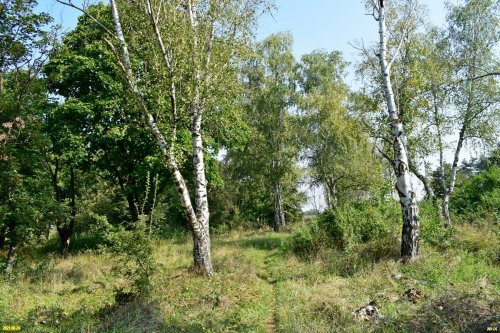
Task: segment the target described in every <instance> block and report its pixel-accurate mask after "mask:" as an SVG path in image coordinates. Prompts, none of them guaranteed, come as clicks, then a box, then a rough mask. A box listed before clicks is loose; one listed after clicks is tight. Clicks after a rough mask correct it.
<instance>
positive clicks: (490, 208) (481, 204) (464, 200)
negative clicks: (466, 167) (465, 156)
mask: <svg viewBox="0 0 500 333" xmlns="http://www.w3.org/2000/svg"><path fill="white" fill-rule="evenodd" d="M450 206H451V209H452V211H453V212H454V213H455V215H457V216H458V217H459V218H460V219H461V220H464V221H467V222H475V221H476V220H478V219H484V218H486V219H489V220H492V221H498V218H499V216H500V208H499V207H500V167H498V166H496V165H494V166H492V167H490V168H489V169H487V170H486V171H483V172H481V173H479V174H477V175H475V176H473V177H472V178H470V180H469V181H468V182H466V183H465V184H464V185H463V186H461V187H458V188H457V189H456V191H455V193H454V195H453V196H452V198H451V202H450Z"/></svg>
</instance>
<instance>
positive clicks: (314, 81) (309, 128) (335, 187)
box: [299, 51, 381, 209]
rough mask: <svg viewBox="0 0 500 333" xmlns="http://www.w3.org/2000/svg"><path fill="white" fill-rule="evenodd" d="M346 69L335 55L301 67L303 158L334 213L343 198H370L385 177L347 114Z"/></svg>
mask: <svg viewBox="0 0 500 333" xmlns="http://www.w3.org/2000/svg"><path fill="white" fill-rule="evenodd" d="M346 67H347V63H346V62H345V61H344V60H343V59H342V57H341V55H340V53H339V52H335V51H334V52H331V53H326V52H323V51H314V52H312V53H310V54H306V55H304V56H303V57H302V61H301V63H300V77H299V84H300V87H301V90H302V91H301V92H302V95H303V96H302V98H301V103H300V108H301V111H302V112H303V114H302V115H301V125H302V126H301V127H302V128H303V135H302V137H303V144H304V147H303V151H304V156H305V158H306V159H307V162H308V166H309V169H310V172H311V178H312V181H313V184H314V185H320V186H322V187H323V190H324V195H325V201H326V204H327V206H328V208H330V209H334V208H335V206H336V205H337V202H338V201H339V198H347V197H351V198H352V197H358V198H359V197H362V196H364V195H366V194H367V193H368V191H367V190H368V189H369V188H370V187H372V186H373V185H375V184H376V183H377V181H378V180H379V179H380V175H381V172H380V170H379V169H380V162H379V161H378V160H377V159H376V158H375V156H374V154H373V146H372V145H371V144H370V143H369V142H368V136H367V135H366V133H365V131H364V129H363V126H362V125H360V123H359V119H356V117H355V116H354V115H353V114H352V113H351V112H349V106H350V105H349V104H351V103H350V98H349V97H350V92H349V90H348V87H347V85H346V84H345V83H344V81H343V79H344V76H345V68H346Z"/></svg>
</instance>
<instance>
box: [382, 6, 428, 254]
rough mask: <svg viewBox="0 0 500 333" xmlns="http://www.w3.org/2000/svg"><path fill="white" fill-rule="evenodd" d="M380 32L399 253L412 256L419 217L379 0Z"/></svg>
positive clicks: (415, 251) (417, 239) (418, 231)
mask: <svg viewBox="0 0 500 333" xmlns="http://www.w3.org/2000/svg"><path fill="white" fill-rule="evenodd" d="M377 9H378V13H379V17H378V20H379V35H380V50H379V51H380V69H381V74H382V81H383V84H384V91H385V97H386V102H387V108H388V111H389V116H390V118H391V121H392V122H391V127H392V134H393V149H394V161H393V168H394V172H395V174H396V178H397V181H396V190H397V192H398V195H399V202H400V204H401V211H402V215H403V228H402V236H401V256H403V257H404V258H406V259H408V260H410V261H411V260H413V259H415V257H416V256H417V255H418V252H419V234H420V221H419V212H418V207H417V200H416V195H415V192H414V191H413V189H412V186H411V185H412V184H411V177H410V172H409V163H408V153H407V151H406V136H405V133H404V131H403V123H402V120H401V119H399V115H398V110H397V107H396V103H395V100H394V92H393V89H392V83H391V76H390V75H391V73H390V67H391V65H392V62H391V61H388V60H387V41H386V29H387V27H386V23H385V8H384V6H383V2H382V1H379V5H378V8H377Z"/></svg>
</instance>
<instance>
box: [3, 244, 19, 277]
mask: <svg viewBox="0 0 500 333" xmlns="http://www.w3.org/2000/svg"><path fill="white" fill-rule="evenodd" d="M15 255H16V246H15V245H12V244H11V245H10V246H9V252H7V262H6V264H5V270H6V271H7V272H8V271H11V270H12V267H13V266H14V256H15Z"/></svg>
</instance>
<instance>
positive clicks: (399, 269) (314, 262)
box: [0, 227, 500, 332]
mask: <svg viewBox="0 0 500 333" xmlns="http://www.w3.org/2000/svg"><path fill="white" fill-rule="evenodd" d="M290 237H291V234H290V233H281V234H275V233H272V232H271V231H259V232H255V231H232V232H230V233H228V234H227V235H217V236H216V237H214V239H213V260H214V269H215V271H216V273H215V275H214V276H213V277H212V278H210V279H205V278H202V277H198V276H196V275H194V273H193V272H192V271H191V270H190V267H191V265H192V258H191V243H190V237H189V236H188V235H187V234H186V235H182V236H178V237H176V238H175V239H170V240H155V241H154V242H155V244H156V251H155V254H154V256H155V260H156V262H157V263H158V264H159V270H158V271H157V272H156V273H155V275H154V276H153V277H152V286H153V290H152V292H151V293H150V296H148V298H146V299H134V300H131V301H129V302H120V303H116V302H115V298H114V294H115V289H116V287H117V286H120V285H123V284H124V283H126V281H123V280H120V279H118V278H117V277H115V275H114V274H113V273H112V260H111V259H110V254H109V253H105V252H102V253H101V252H99V251H94V250H87V251H82V252H79V253H76V254H74V255H72V256H70V257H69V258H68V259H63V258H61V257H60V256H58V255H57V254H47V255H46V256H45V258H43V259H41V258H40V257H36V258H34V257H30V256H29V254H21V255H20V257H21V259H22V260H21V262H19V263H18V265H17V267H16V269H15V271H14V273H13V274H12V275H11V276H10V277H9V276H7V277H4V281H3V283H2V284H1V285H0V319H1V320H0V324H20V325H22V327H23V328H24V330H25V331H26V332H370V331H373V332H420V331H423V332H460V331H462V332H465V331H468V330H472V329H473V328H476V327H479V326H480V325H483V324H484V323H486V324H487V321H488V320H491V319H493V318H494V317H493V316H494V315H495V313H498V302H497V300H498V299H499V287H498V286H499V285H500V284H499V282H500V281H499V276H500V269H499V268H498V266H497V265H496V263H495V262H494V261H492V260H490V259H491V257H489V256H487V257H485V256H482V255H479V254H481V253H482V251H485V250H487V251H490V252H491V251H495V250H497V249H496V246H492V245H491V241H492V240H494V239H495V235H494V234H488V235H485V237H486V238H487V239H488V240H489V241H487V242H483V241H482V240H481V238H480V237H479V234H478V231H477V230H476V229H474V228H473V227H461V228H460V230H459V232H457V239H458V243H457V244H461V245H460V246H458V245H457V247H456V248H451V249H448V250H446V251H442V250H437V249H435V248H433V247H432V246H430V245H428V244H425V243H424V244H423V247H422V255H421V257H420V259H419V260H418V261H417V262H415V263H413V264H403V263H401V262H399V261H398V258H397V256H396V255H394V253H397V251H398V244H397V243H391V242H388V243H387V244H385V245H384V243H383V242H379V243H377V244H375V243H367V244H360V245H359V247H356V248H354V249H350V250H349V252H345V251H339V250H332V249H322V250H320V251H319V252H318V253H316V254H314V255H310V256H306V257H304V256H297V255H295V254H294V253H293V252H290V251H288V250H287V248H286V244H288V241H287V240H288V239H289V238H290ZM471 244H473V245H471ZM394 273H398V274H400V275H401V277H402V278H401V279H394V278H393V274H394ZM410 288H416V289H418V290H419V292H421V293H422V295H423V296H422V297H421V298H420V299H418V300H416V301H415V302H412V301H409V300H407V299H404V298H403V297H402V296H403V294H404V293H405V292H406V291H407V290H408V289H410ZM372 301H375V302H376V303H377V306H378V307H379V309H380V312H381V313H382V315H383V316H384V317H383V318H382V319H380V320H374V321H360V320H358V319H356V318H355V316H354V314H353V313H354V311H355V310H356V309H358V308H360V307H361V306H364V305H366V304H367V303H369V302H372ZM495 302H497V303H495ZM495 304H496V305H495ZM486 324H484V325H486Z"/></svg>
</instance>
